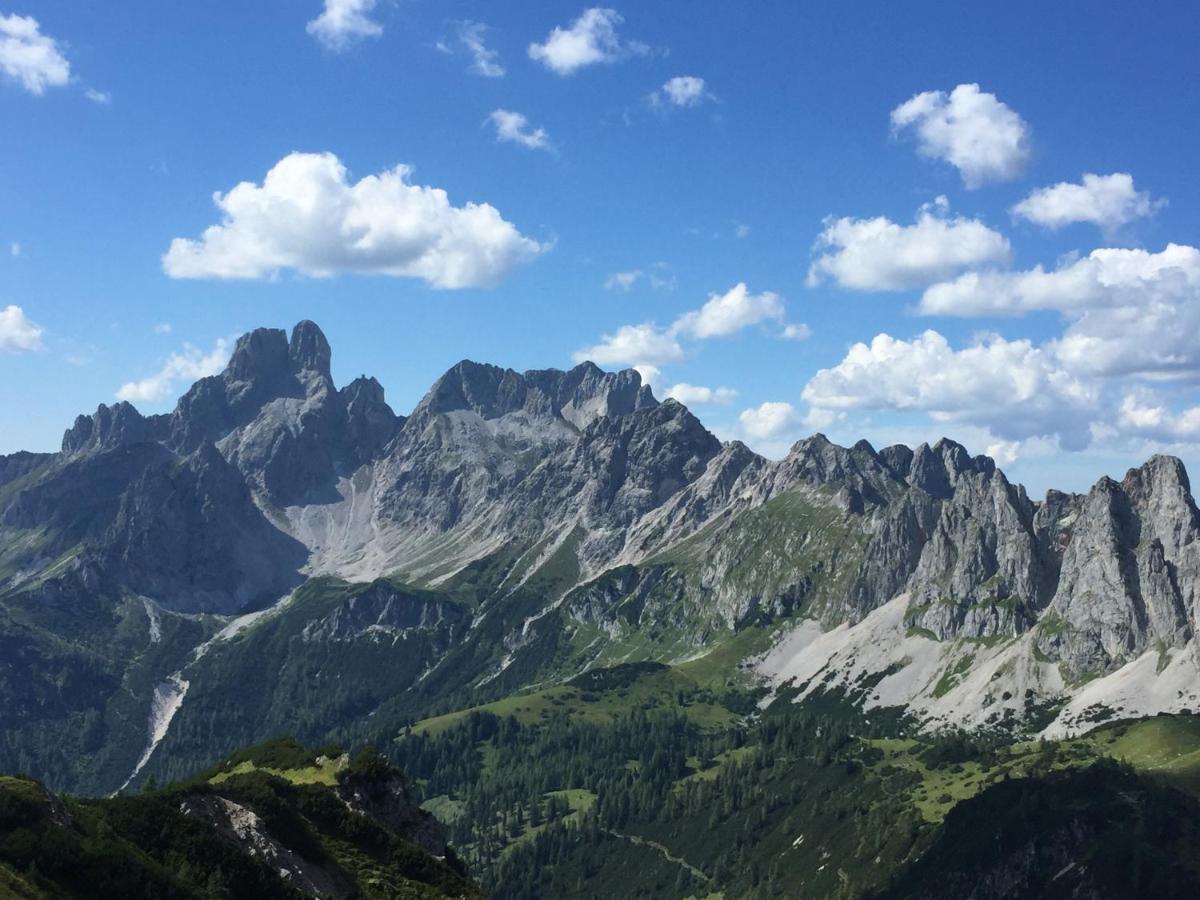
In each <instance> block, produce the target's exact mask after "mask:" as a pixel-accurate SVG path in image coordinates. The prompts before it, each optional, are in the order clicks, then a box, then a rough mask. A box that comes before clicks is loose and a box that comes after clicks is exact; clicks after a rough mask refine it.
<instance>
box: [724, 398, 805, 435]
mask: <svg viewBox="0 0 1200 900" xmlns="http://www.w3.org/2000/svg"><path fill="white" fill-rule="evenodd" d="M738 421H739V422H740V423H741V431H742V432H743V433H745V434H746V436H747V437H749V438H752V439H754V440H760V441H769V440H771V439H773V438H778V437H780V436H781V435H783V434H786V433H788V432H790V431H793V430H794V429H796V428H797V427H799V426H800V425H802V424H803V423H804V420H803V419H802V417H801V416H800V414H799V413H798V412H796V408H795V407H794V406H792V404H790V403H783V402H772V401H767V402H766V403H762V404H760V405H759V406H755V407H751V408H750V409H746V410H742V413H741V415H739V416H738Z"/></svg>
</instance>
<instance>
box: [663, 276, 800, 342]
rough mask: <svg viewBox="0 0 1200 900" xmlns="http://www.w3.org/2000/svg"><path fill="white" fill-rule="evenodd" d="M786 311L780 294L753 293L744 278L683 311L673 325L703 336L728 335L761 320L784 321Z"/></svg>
mask: <svg viewBox="0 0 1200 900" xmlns="http://www.w3.org/2000/svg"><path fill="white" fill-rule="evenodd" d="M785 314H786V310H785V309H784V306H783V298H781V297H780V296H779V295H778V294H775V293H772V292H771V291H764V292H763V293H761V294H752V293H750V290H749V289H748V288H747V287H746V284H745V282H738V283H737V284H735V285H734V286H733V287H731V288H730V289H729V290H728V291H726V292H725V293H724V294H713V295H712V296H711V297H709V298H708V301H707V302H706V303H705V304H704V305H703V306H702V307H700V308H699V309H698V310H694V311H693V312H688V313H684V314H683V315H682V316H680V317H679V318H678V319H676V320H675V324H674V325H673V326H672V329H673V330H674V331H675V332H677V333H684V334H688V335H691V336H692V337H694V338H699V339H701V340H703V339H704V338H711V337H726V336H728V335H731V334H736V333H737V332H739V331H741V330H742V329H743V328H749V327H750V326H751V325H757V324H759V323H760V322H767V321H776V322H777V321H781V320H782V319H783V317H784V315H785Z"/></svg>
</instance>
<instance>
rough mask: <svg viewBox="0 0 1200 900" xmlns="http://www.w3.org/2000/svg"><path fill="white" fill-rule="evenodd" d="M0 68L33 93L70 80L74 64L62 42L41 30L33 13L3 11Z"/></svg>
mask: <svg viewBox="0 0 1200 900" xmlns="http://www.w3.org/2000/svg"><path fill="white" fill-rule="evenodd" d="M0 71H3V72H4V74H5V75H6V76H7V77H9V78H11V79H13V80H14V81H16V82H17V83H18V84H20V85H21V87H23V88H25V90H27V91H29V93H31V94H36V95H37V96H39V97H40V96H41V95H42V94H44V93H45V92H46V88H48V87H61V86H62V85H65V84H66V83H67V82H69V81H70V80H71V64H70V63H69V62H67V58H66V57H65V56H64V55H63V53H62V48H61V47H60V45H59V43H58V42H57V41H56V40H54V38H52V37H50V36H49V35H47V34H42V30H41V27H40V26H39V25H38V21H37V19H35V18H34V17H33V16H18V15H11V16H3V15H0Z"/></svg>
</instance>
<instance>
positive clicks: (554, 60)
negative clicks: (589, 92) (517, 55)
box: [529, 6, 647, 75]
mask: <svg viewBox="0 0 1200 900" xmlns="http://www.w3.org/2000/svg"><path fill="white" fill-rule="evenodd" d="M623 21H624V19H622V18H621V15H620V14H619V13H618V12H617V11H616V10H615V9H606V8H604V7H599V6H594V7H592V8H590V9H585V10H584V11H583V13H582V14H581V15H580V16H579V18H578V19H576V20H575V21H574V22H572V23H571V26H570V27H569V28H561V27H556V28H554V30H553V31H551V32H550V34H548V35H547V36H546V40H545V41H543V42H542V43H540V44H536V43H535V44H530V45H529V58H530V59H533V60H536V61H537V62H540V63H541V64H542V65H544V66H545V67H546V68H548V69H550V70H551V71H553V72H555V73H556V74H558V75H570V74H572V73H574V72H576V71H578V70H579V69H582V68H583V67H584V66H591V65H595V64H596V63H606V62H614V61H616V60H618V59H620V58H621V57H623V56H628V55H631V54H641V53H645V52H647V48H646V47H645V46H644V45H642V44H639V43H637V42H623V41H622V40H621V38H620V36H619V35H618V34H617V26H618V25H620V24H621V23H622V22H623Z"/></svg>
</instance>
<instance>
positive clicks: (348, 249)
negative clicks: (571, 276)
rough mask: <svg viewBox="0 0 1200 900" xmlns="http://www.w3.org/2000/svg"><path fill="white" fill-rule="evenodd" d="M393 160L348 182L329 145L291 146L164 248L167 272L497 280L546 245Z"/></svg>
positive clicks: (437, 282) (452, 284)
mask: <svg viewBox="0 0 1200 900" xmlns="http://www.w3.org/2000/svg"><path fill="white" fill-rule="evenodd" d="M411 173H412V169H411V167H409V166H405V165H399V166H396V167H395V168H393V169H388V170H386V171H384V172H382V173H380V174H379V175H368V176H366V177H364V178H363V179H361V180H360V181H357V182H354V183H351V182H350V181H349V180H348V179H347V173H346V168H345V166H344V165H343V164H342V163H341V162H340V161H339V160H338V158H337V157H336V156H334V155H333V154H332V153H291V154H288V155H287V156H285V157H284V158H283V159H281V160H280V161H279V162H278V163H276V164H275V165H274V166H273V167H272V168H271V170H270V171H269V172H268V173H267V175H266V177H265V178H264V179H263V183H262V184H261V185H258V184H255V183H253V182H242V183H241V184H239V185H237V186H236V187H234V188H232V189H231V190H230V191H229V192H228V193H225V194H221V193H217V194H215V195H214V197H213V201H214V203H215V204H216V205H217V207H218V208H219V209H220V210H221V212H222V216H223V217H222V221H221V223H220V224H218V225H212V226H210V227H209V228H207V229H205V230H204V233H203V234H202V235H201V237H200V238H199V239H197V240H191V239H187V238H176V239H175V240H173V241H172V242H171V246H170V248H169V249H168V250H167V252H166V253H165V254H164V255H163V258H162V264H163V270H164V271H165V272H166V273H167V274H168V275H169V276H171V277H172V278H224V279H234V278H242V279H259V278H270V277H274V276H275V275H277V274H278V273H279V272H281V271H283V270H285V269H293V270H295V271H297V272H300V273H302V274H304V275H307V276H311V277H326V276H330V275H334V274H336V273H339V272H357V273H367V274H378V275H391V276H397V277H411V278H420V279H423V280H424V281H426V282H427V283H428V284H430V285H432V286H434V287H437V288H465V287H481V286H489V285H492V284H495V283H496V282H498V281H499V280H500V279H502V278H503V277H504V276H505V275H507V274H508V273H509V272H510V271H511V270H512V268H513V267H514V266H516V265H518V264H519V263H522V262H525V261H527V260H530V259H532V258H533V257H535V256H537V254H538V253H540V252H542V250H543V249H545V248H544V247H543V246H542V245H541V244H539V243H538V242H537V241H534V240H532V239H530V238H527V237H525V236H524V235H522V234H521V233H520V232H519V231H518V230H517V229H516V227H514V226H513V225H512V224H511V223H509V222H506V221H505V220H504V219H503V218H502V217H501V216H500V213H499V212H498V211H497V210H496V209H495V207H493V206H490V205H488V204H486V203H467V204H466V205H464V206H452V205H451V204H450V201H449V199H448V197H447V195H446V192H445V191H443V190H441V189H439V188H434V187H425V186H421V185H414V184H410V183H409V176H410V175H411Z"/></svg>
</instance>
